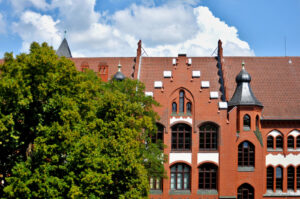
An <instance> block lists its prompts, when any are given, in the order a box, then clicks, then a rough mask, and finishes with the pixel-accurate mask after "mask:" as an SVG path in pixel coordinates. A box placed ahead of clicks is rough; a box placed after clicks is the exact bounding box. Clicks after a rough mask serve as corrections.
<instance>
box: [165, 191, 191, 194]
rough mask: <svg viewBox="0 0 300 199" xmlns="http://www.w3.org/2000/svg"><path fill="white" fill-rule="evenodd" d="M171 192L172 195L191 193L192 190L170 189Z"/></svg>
mask: <svg viewBox="0 0 300 199" xmlns="http://www.w3.org/2000/svg"><path fill="white" fill-rule="evenodd" d="M169 194H170V195H190V194H191V191H190V190H170V191H169Z"/></svg>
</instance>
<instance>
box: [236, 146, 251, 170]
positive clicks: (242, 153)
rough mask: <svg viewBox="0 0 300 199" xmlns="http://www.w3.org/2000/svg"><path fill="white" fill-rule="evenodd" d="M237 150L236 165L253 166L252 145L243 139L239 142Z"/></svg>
mask: <svg viewBox="0 0 300 199" xmlns="http://www.w3.org/2000/svg"><path fill="white" fill-rule="evenodd" d="M238 150H239V152H238V165H239V166H242V167H244V166H252V167H254V158H255V157H254V156H255V153H254V145H253V144H252V143H250V142H247V141H245V142H242V143H240V144H239V148H238Z"/></svg>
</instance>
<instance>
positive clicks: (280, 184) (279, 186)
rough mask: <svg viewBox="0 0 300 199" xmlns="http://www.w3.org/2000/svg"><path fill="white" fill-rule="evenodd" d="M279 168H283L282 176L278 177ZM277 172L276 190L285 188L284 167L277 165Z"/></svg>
mask: <svg viewBox="0 0 300 199" xmlns="http://www.w3.org/2000/svg"><path fill="white" fill-rule="evenodd" d="M277 169H281V177H277ZM275 170H276V172H275V180H276V183H275V188H276V191H277V190H282V189H283V176H284V175H283V168H282V167H281V166H277V167H276V169H275Z"/></svg>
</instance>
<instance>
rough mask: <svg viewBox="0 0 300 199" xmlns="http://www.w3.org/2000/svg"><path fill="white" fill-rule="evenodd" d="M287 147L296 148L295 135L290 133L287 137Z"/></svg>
mask: <svg viewBox="0 0 300 199" xmlns="http://www.w3.org/2000/svg"><path fill="white" fill-rule="evenodd" d="M287 147H288V148H292V149H293V148H294V136H292V135H290V136H289V137H288V139H287Z"/></svg>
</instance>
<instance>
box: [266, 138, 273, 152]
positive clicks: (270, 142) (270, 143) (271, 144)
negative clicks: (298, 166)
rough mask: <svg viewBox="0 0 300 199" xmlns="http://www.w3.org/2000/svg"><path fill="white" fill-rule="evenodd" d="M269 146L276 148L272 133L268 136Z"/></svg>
mask: <svg viewBox="0 0 300 199" xmlns="http://www.w3.org/2000/svg"><path fill="white" fill-rule="evenodd" d="M267 148H270V149H273V148H274V138H273V136H272V135H269V136H268V138H267Z"/></svg>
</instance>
